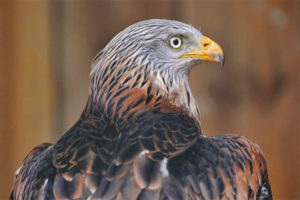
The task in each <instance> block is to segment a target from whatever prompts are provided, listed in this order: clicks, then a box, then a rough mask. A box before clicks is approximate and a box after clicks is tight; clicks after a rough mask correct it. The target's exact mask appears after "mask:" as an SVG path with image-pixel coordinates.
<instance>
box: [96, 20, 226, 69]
mask: <svg viewBox="0 0 300 200" xmlns="http://www.w3.org/2000/svg"><path fill="white" fill-rule="evenodd" d="M100 54H101V56H100V57H101V59H102V60H103V58H106V57H111V56H113V57H114V59H117V60H119V61H120V62H121V61H124V60H129V59H131V60H132V61H133V63H131V64H137V65H139V63H142V62H143V65H140V67H143V66H144V64H147V63H149V64H152V66H153V68H155V70H170V71H174V72H175V73H176V72H177V73H181V72H188V71H189V70H190V69H191V67H192V66H194V65H195V64H197V63H199V62H201V61H210V62H219V63H220V64H221V67H223V65H224V54H223V51H222V49H221V47H220V46H219V45H218V44H217V43H216V42H214V41H213V40H211V39H209V38H208V37H206V36H203V35H202V33H200V31H199V30H197V29H195V28H194V27H193V26H191V25H188V24H185V23H182V22H178V21H174V20H162V19H152V20H146V21H141V22H138V23H136V24H133V25H131V26H129V27H128V28H126V29H125V30H123V31H122V32H120V33H119V34H118V35H116V36H115V37H114V38H113V39H112V40H111V41H110V42H109V44H108V45H107V46H106V47H105V48H104V49H103V50H102V51H101V52H100ZM100 57H96V58H95V60H94V65H95V64H97V62H99V58H100Z"/></svg>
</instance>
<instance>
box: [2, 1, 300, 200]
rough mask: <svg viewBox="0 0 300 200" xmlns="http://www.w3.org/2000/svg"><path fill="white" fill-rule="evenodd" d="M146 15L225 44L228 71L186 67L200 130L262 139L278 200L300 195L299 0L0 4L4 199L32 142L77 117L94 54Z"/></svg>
mask: <svg viewBox="0 0 300 200" xmlns="http://www.w3.org/2000/svg"><path fill="white" fill-rule="evenodd" d="M149 18H167V19H177V20H180V21H183V22H187V23H190V24H192V25H194V26H195V27H197V28H201V30H202V32H203V33H204V34H205V35H208V36H209V37H211V38H213V39H214V40H215V41H217V42H218V43H219V44H221V46H222V47H223V48H224V51H225V54H226V64H225V68H224V70H222V71H220V70H219V69H218V67H217V66H215V65H214V64H208V63H203V64H201V65H199V66H197V67H195V68H194V69H193V70H192V71H191V73H190V82H191V85H192V89H193V91H194V95H195V96H196V98H197V99H198V102H199V106H200V110H201V113H202V125H203V129H204V132H205V133H206V134H207V135H218V134H224V133H237V134H241V135H245V136H247V137H249V138H251V139H252V140H254V141H255V142H257V143H258V144H259V145H260V146H261V148H262V149H263V151H264V153H265V156H266V159H267V164H268V168H269V176H270V180H271V185H272V188H273V194H274V198H275V199H299V198H300V192H299V191H300V166H299V164H300V149H299V145H300V58H299V55H300V54H299V53H300V3H298V1H259V2H258V1H255V2H250V1H249V2H238V1H214V2H212V1H101V2H96V1H88V2H83V1H82V2H71V1H66V2H52V1H29V2H28V1H27V2H22V1H13V2H9V1H1V2H0V175H1V182H0V199H7V197H8V195H9V190H10V188H11V185H12V182H13V174H14V171H15V170H16V169H17V168H18V167H19V165H20V163H21V161H22V159H23V158H24V157H25V156H26V154H27V153H28V152H29V151H30V149H31V148H32V147H33V146H35V145H37V144H39V143H41V142H44V141H50V142H55V141H56V140H57V139H58V138H59V137H60V136H61V135H62V134H63V133H64V132H65V131H66V130H67V129H68V128H69V127H70V126H71V125H72V123H74V122H75V121H76V119H77V118H78V117H79V115H80V113H81V111H82V109H83V106H84V104H85V100H86V98H87V95H88V87H89V77H88V76H89V70H90V63H91V60H92V58H93V57H94V56H95V55H96V53H97V52H98V51H99V50H100V49H101V48H103V47H104V45H105V44H106V43H107V42H108V41H109V40H110V39H111V38H112V37H113V36H114V35H115V34H117V33H118V32H119V31H121V30H122V29H123V28H125V27H126V26H128V25H130V24H132V23H134V22H137V21H140V20H143V19H149Z"/></svg>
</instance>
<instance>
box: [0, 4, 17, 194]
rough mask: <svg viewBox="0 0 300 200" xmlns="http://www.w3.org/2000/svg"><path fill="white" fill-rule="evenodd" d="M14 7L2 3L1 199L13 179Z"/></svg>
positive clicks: (0, 55) (6, 192)
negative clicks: (12, 32)
mask: <svg viewBox="0 0 300 200" xmlns="http://www.w3.org/2000/svg"><path fill="white" fill-rule="evenodd" d="M12 20H13V15H12V5H11V4H9V3H7V2H5V3H4V2H0V177H1V180H2V181H0V199H2V198H6V199H7V197H8V191H9V190H10V188H11V183H12V179H13V170H12V168H13V162H12V160H11V157H12V156H13V155H12V153H11V150H12V147H11V143H12V141H13V137H12V124H13V118H12V113H11V110H10V108H11V107H12V106H13V105H12V103H11V101H10V100H11V96H12V89H13V87H14V83H13V81H12V80H11V77H12V75H13V74H12V67H13V66H12V47H11V40H12V37H11V29H12Z"/></svg>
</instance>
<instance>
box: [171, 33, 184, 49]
mask: <svg viewBox="0 0 300 200" xmlns="http://www.w3.org/2000/svg"><path fill="white" fill-rule="evenodd" d="M169 42H170V46H171V47H172V48H174V49H179V48H180V47H181V45H182V39H181V38H180V37H178V36H173V37H171V39H170V41H169Z"/></svg>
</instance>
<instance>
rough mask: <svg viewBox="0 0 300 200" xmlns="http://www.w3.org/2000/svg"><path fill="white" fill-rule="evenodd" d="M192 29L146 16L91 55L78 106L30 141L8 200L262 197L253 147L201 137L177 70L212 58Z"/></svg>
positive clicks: (263, 171) (211, 45)
mask: <svg viewBox="0 0 300 200" xmlns="http://www.w3.org/2000/svg"><path fill="white" fill-rule="evenodd" d="M223 60H224V57H223V52H222V50H221V48H220V47H219V46H218V45H217V44H216V43H215V42H213V41H212V40H210V39H209V38H207V37H205V36H203V35H202V34H201V33H200V32H199V31H198V30H196V29H194V28H193V27H192V26H190V25H187V24H183V23H180V22H176V21H170V20H147V21H143V22H139V23H137V24H134V25H132V26H130V27H128V28H127V29H125V30H124V31H122V32H121V33H119V34H118V35H117V36H116V37H115V38H114V39H112V41H111V42H110V43H109V44H108V45H107V46H106V47H105V48H104V49H103V50H102V51H101V52H100V53H99V54H98V55H97V56H96V58H95V59H94V61H93V68H92V72H91V90H90V95H89V98H88V101H87V105H86V107H85V109H84V111H83V113H82V115H81V117H80V119H79V120H78V121H77V122H76V124H75V125H74V126H73V127H72V128H71V129H70V130H68V131H67V132H66V133H65V134H64V135H63V136H62V137H61V139H60V140H59V141H58V142H57V143H56V144H53V145H52V144H48V143H44V144H41V145H39V146H38V147H35V148H34V149H33V150H32V151H31V152H30V153H29V155H28V156H27V157H26V158H25V160H24V161H23V163H22V166H21V168H20V169H19V170H18V171H17V173H16V179H15V183H14V186H13V191H12V193H11V197H10V198H11V199H106V200H113V199H118V200H125V199H126V200H127V199H128V200H135V199H141V200H147V199H149V200H150V199H151V200H155V199H158V200H163V199H172V200H182V199H272V194H271V188H270V185H269V181H268V174H267V168H266V163H265V160H264V157H263V154H262V151H261V150H260V148H259V147H258V146H257V145H256V144H255V143H253V142H251V141H250V140H249V139H247V138H245V137H241V136H237V135H225V136H218V137H207V136H204V135H203V133H202V130H201V123H200V116H199V109H198V106H197V103H196V100H195V98H194V97H193V95H192V93H191V89H190V87H189V83H188V80H187V74H188V72H189V70H190V68H191V67H192V66H194V65H195V64H196V63H199V62H201V61H214V62H220V63H221V64H222V65H223Z"/></svg>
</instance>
